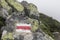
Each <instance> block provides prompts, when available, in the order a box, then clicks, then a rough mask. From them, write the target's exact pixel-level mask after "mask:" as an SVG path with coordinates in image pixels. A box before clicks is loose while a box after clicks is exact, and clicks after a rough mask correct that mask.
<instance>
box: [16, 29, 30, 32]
mask: <svg viewBox="0 0 60 40" xmlns="http://www.w3.org/2000/svg"><path fill="white" fill-rule="evenodd" d="M16 32H31V31H30V30H22V29H16Z"/></svg>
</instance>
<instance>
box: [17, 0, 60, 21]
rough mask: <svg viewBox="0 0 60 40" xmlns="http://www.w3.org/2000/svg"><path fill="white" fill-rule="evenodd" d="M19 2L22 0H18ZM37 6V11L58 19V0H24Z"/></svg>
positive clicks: (59, 15)
mask: <svg viewBox="0 0 60 40" xmlns="http://www.w3.org/2000/svg"><path fill="white" fill-rule="evenodd" d="M18 1H19V2H21V1H23V0H18ZM24 1H27V2H29V3H33V4H35V5H36V6H37V7H38V10H39V12H41V13H44V14H46V15H48V16H50V17H52V18H54V19H56V20H58V21H60V0H24Z"/></svg>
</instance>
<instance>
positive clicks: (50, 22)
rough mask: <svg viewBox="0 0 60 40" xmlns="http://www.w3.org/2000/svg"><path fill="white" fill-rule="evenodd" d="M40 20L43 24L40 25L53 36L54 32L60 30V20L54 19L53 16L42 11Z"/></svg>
mask: <svg viewBox="0 0 60 40" xmlns="http://www.w3.org/2000/svg"><path fill="white" fill-rule="evenodd" d="M40 21H41V22H42V25H41V24H40V27H41V28H42V29H43V31H45V33H47V34H49V35H50V36H52V37H53V32H60V22H58V21H57V20H55V19H53V18H52V17H49V16H47V15H45V14H43V13H40Z"/></svg>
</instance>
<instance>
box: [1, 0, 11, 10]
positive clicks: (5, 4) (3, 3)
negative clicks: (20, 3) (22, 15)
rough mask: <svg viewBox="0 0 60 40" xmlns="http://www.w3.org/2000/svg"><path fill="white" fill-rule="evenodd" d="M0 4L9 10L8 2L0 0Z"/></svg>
mask: <svg viewBox="0 0 60 40" xmlns="http://www.w3.org/2000/svg"><path fill="white" fill-rule="evenodd" d="M1 6H2V7H3V8H5V9H6V10H10V9H11V7H10V6H9V5H8V3H7V2H6V1H5V0H1Z"/></svg>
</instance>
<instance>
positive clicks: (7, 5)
mask: <svg viewBox="0 0 60 40" xmlns="http://www.w3.org/2000/svg"><path fill="white" fill-rule="evenodd" d="M0 6H1V7H0V9H1V10H0V11H1V13H0V14H1V15H0V16H2V17H3V18H5V19H6V21H5V22H6V26H4V28H1V29H2V35H3V36H2V37H1V39H2V40H7V39H9V40H54V39H53V38H52V37H50V36H49V35H47V34H46V33H44V32H43V31H42V29H41V28H40V19H39V17H40V14H39V12H38V9H37V7H36V6H35V5H34V4H32V3H27V2H26V1H23V2H21V3H19V2H17V1H16V0H0ZM16 23H26V24H29V23H30V24H31V25H32V26H31V33H25V32H24V33H21V32H20V33H16ZM4 31H6V34H4Z"/></svg>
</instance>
